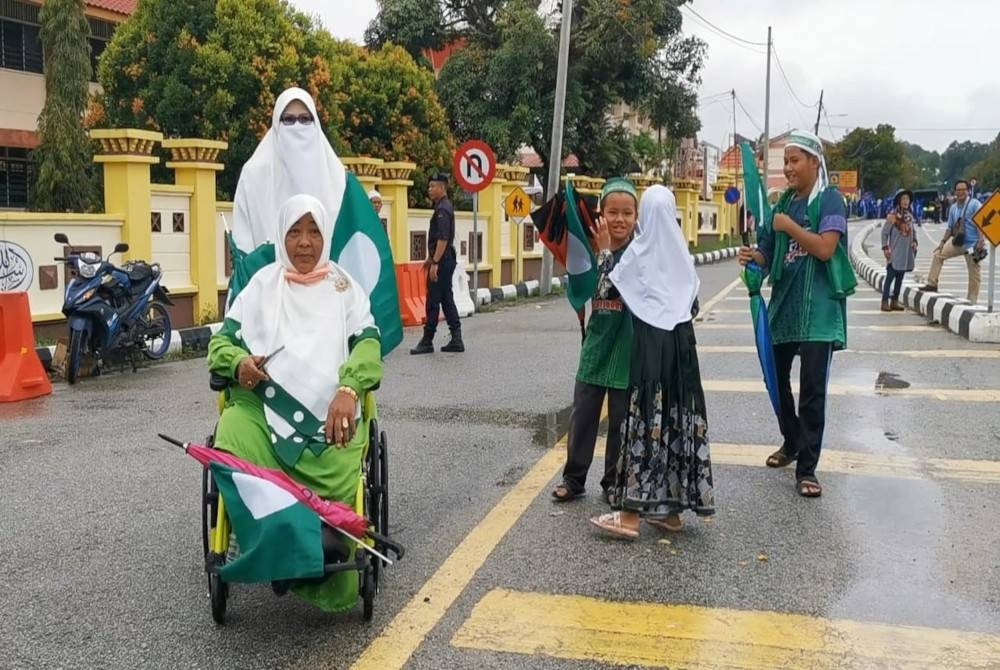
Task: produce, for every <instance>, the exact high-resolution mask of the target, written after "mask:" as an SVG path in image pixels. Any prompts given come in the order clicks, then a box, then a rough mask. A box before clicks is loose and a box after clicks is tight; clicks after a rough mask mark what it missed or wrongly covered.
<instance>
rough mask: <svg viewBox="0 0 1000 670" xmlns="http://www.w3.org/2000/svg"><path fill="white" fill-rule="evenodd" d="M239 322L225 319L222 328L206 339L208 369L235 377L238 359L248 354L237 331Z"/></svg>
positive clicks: (227, 376)
mask: <svg viewBox="0 0 1000 670" xmlns="http://www.w3.org/2000/svg"><path fill="white" fill-rule="evenodd" d="M239 330H240V324H239V323H237V322H236V321H233V320H232V319H226V320H225V321H224V322H223V323H222V328H221V329H220V330H219V332H217V333H216V334H215V335H213V336H212V339H210V340H209V341H208V369H209V370H210V371H212V372H214V373H215V374H217V375H222V376H223V377H226V378H227V379H235V378H236V368H237V366H239V364H240V361H242V360H243V359H244V358H246V357H247V356H249V355H250V353H249V352H248V351H247V350H246V348H245V347H244V344H243V340H241V339H240V337H239V335H238V333H239Z"/></svg>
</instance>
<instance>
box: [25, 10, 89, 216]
mask: <svg viewBox="0 0 1000 670" xmlns="http://www.w3.org/2000/svg"><path fill="white" fill-rule="evenodd" d="M39 18H40V21H41V24H42V27H41V37H42V49H43V56H44V59H45V88H46V93H45V106H44V107H43V108H42V113H41V115H40V116H39V117H38V134H39V138H40V144H39V146H38V148H37V149H36V150H35V152H34V158H35V162H36V165H37V168H36V179H35V184H34V186H33V188H32V189H31V208H32V209H34V210H37V211H53V212H86V211H89V210H90V209H91V207H92V206H93V204H94V201H95V196H96V187H95V182H94V168H93V163H92V154H91V147H90V140H89V138H88V137H87V133H86V131H85V130H84V127H83V114H84V111H85V109H86V105H87V95H88V90H89V89H88V87H89V83H90V77H91V74H92V72H91V67H90V41H89V40H90V26H89V25H88V24H87V18H86V15H85V14H84V7H83V2H82V1H81V0H48V1H47V2H46V3H45V4H44V5H42V10H41V13H40V16H39Z"/></svg>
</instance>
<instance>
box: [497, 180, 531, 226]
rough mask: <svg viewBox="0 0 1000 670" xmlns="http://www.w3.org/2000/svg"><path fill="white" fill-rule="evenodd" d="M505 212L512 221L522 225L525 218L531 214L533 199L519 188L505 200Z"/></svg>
mask: <svg viewBox="0 0 1000 670" xmlns="http://www.w3.org/2000/svg"><path fill="white" fill-rule="evenodd" d="M503 210H504V211H505V212H506V213H507V216H509V217H510V219H511V220H512V221H514V222H515V223H521V221H523V220H524V217H526V216H528V215H529V214H531V198H529V197H528V194H527V193H525V192H524V189H523V188H521V187H520V186H518V187H516V188H515V189H514V190H513V191H511V192H510V195H508V196H507V197H506V198H505V199H504V201H503Z"/></svg>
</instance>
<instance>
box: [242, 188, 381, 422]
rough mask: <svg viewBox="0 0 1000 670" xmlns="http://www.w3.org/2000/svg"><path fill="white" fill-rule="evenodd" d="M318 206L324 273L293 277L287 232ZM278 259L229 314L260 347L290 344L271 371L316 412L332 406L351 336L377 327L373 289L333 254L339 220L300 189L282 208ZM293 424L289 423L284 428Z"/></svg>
mask: <svg viewBox="0 0 1000 670" xmlns="http://www.w3.org/2000/svg"><path fill="white" fill-rule="evenodd" d="M306 214H312V217H313V220H315V222H316V225H317V227H318V228H319V230H320V233H321V234H322V235H323V250H322V252H321V254H320V260H319V262H318V263H317V265H316V268H315V269H316V270H322V269H324V268H326V269H327V270H328V272H327V274H326V276H325V277H324V278H323V279H322V281H319V282H316V283H312V284H300V283H296V282H293V281H291V280H289V279H288V278H287V277H286V271H288V270H290V271H292V272H294V271H295V267H294V265H293V264H292V261H291V259H290V258H289V257H288V252H287V250H286V249H285V236H286V235H287V234H288V231H289V230H290V229H291V228H292V226H294V225H295V224H296V222H297V221H298V220H299V219H300V218H302V217H303V216H305V215H306ZM277 233H278V240H277V241H276V243H275V250H276V255H277V261H276V262H274V263H271V264H270V265H267V266H265V267H263V268H261V269H260V270H259V271H258V272H257V273H256V274H255V275H254V276H253V278H252V279H251V280H250V282H249V283H248V284H247V286H246V288H244V289H243V291H241V292H240V294H239V295H237V296H236V300H235V301H234V302H233V306H232V308H231V309H230V312H229V314H228V315H227V317H228V318H232V319H234V320H236V321H237V322H239V323H240V333H239V336H240V337H242V339H243V342H244V343H245V344H246V346H247V349H248V350H249V351H250V352H251V353H253V354H255V355H269V354H271V353H273V352H274V351H276V350H277V349H278V347H281V346H284V347H285V348H284V350H282V351H281V353H279V354H278V355H276V356H275V357H274V358H273V359H272V360H271V361H270V362H269V363H268V366H267V373H268V375H270V377H271V379H272V380H273V381H274V382H275V383H276V384H278V385H280V386H281V387H282V388H283V389H284V390H285V391H287V392H288V393H289V394H290V395H291V396H292V397H294V398H295V399H296V400H298V401H299V402H300V403H301V404H302V405H304V406H305V407H306V408H307V409H309V411H310V412H312V413H313V414H314V416H315V417H316V418H317V419H321V420H325V418H326V411H327V408H328V407H329V404H330V401H331V400H332V399H333V397H334V394H335V393H336V390H337V387H338V385H339V379H340V366H341V364H343V363H344V361H346V360H347V358H348V355H349V353H350V352H349V349H348V341H349V339H350V337H351V336H352V335H355V334H358V333H360V332H361V331H363V330H364V329H365V328H370V327H374V325H375V320H374V319H373V318H372V315H371V308H370V306H369V303H368V296H367V295H366V294H365V292H364V290H363V289H362V288H361V287H360V286H359V285H358V284H357V283H356V282H355V281H354V280H353V279H352V278H351V277H350V275H348V274H347V272H345V271H344V269H343V268H341V267H340V266H339V265H337V264H335V263H333V262H331V261H329V260H327V259H328V258H329V257H330V241H331V238H332V236H333V224H332V222H331V220H330V217H329V216H328V214H327V212H326V209H325V208H324V207H323V204H322V203H321V202H320V201H319V200H318V199H316V198H314V197H312V196H311V195H296V196H294V197H292V198H290V199H289V200H288V201H286V202H285V203H284V204H283V205H282V206H281V209H280V210H279V214H278V226H277ZM266 415H267V421H268V425H270V426H271V427H272V429H273V430H275V431H276V432H277V433H278V434H279V435H282V436H284V435H286V434H289V431H290V430H291V427H290V426H286V425H285V424H284V423H282V421H283V419H282V418H281V417H278V416H277V415H276V414H275V413H274V412H272V411H270V410H267V412H266ZM286 428H287V430H285V429H286Z"/></svg>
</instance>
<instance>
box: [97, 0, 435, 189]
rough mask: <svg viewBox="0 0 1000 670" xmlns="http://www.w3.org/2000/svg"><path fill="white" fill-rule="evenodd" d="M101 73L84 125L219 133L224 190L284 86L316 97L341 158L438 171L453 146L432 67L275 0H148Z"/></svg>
mask: <svg viewBox="0 0 1000 670" xmlns="http://www.w3.org/2000/svg"><path fill="white" fill-rule="evenodd" d="M99 80H100V83H101V85H102V88H103V93H102V95H101V97H100V98H99V100H98V101H97V103H96V104H95V106H94V109H93V113H92V115H91V117H92V122H93V123H96V124H100V125H112V126H119V127H121V126H132V127H139V128H153V129H157V130H160V131H161V132H163V133H164V134H165V135H168V136H184V137H204V138H209V139H222V140H226V141H228V142H229V150H228V151H227V153H226V155H225V162H226V168H225V170H224V171H223V172H222V173H221V174H220V176H219V180H218V184H219V194H220V196H221V197H229V196H231V195H232V194H233V193H234V192H235V190H236V183H237V181H238V179H239V174H240V170H241V168H242V166H243V164H244V163H245V162H246V161H247V159H248V158H249V157H250V155H251V154H252V153H253V151H254V149H255V148H256V146H257V143H258V142H259V141H260V139H261V138H262V137H263V136H264V134H265V133H266V132H267V130H268V128H269V127H270V125H271V114H272V108H273V106H274V102H275V100H276V99H277V97H278V95H280V94H281V92H282V91H283V90H284V89H286V88H288V87H289V86H300V87H302V88H304V89H306V90H307V91H309V93H310V94H311V95H312V96H313V98H314V99H316V102H317V112H318V114H319V117H320V121H321V122H322V123H323V127H324V128H325V129H326V132H327V135H328V137H329V139H330V142H331V144H332V145H333V147H334V149H335V150H336V151H337V152H338V153H341V154H342V155H348V154H353V155H370V156H377V157H380V158H384V159H390V160H412V161H414V162H417V163H418V164H419V165H422V166H424V165H426V166H434V167H442V166H443V163H445V162H446V161H447V154H448V151H449V148H450V146H451V144H450V142H451V136H450V133H449V131H448V128H447V123H446V120H445V119H446V117H445V114H444V110H443V109H442V108H441V105H440V103H439V102H438V101H437V98H436V97H435V95H434V92H433V75H432V74H431V73H430V72H427V71H423V70H420V69H419V68H418V67H417V65H416V63H414V62H413V60H412V59H411V58H410V57H409V55H407V54H406V53H405V52H404V51H402V50H401V49H399V48H397V47H387V48H385V49H383V50H380V51H377V52H373V53H366V52H365V51H364V50H363V49H361V48H360V47H357V46H355V45H353V44H349V43H347V42H341V41H338V40H335V39H334V38H333V37H331V36H330V34H329V33H327V32H326V31H324V30H321V29H319V28H317V27H316V25H315V24H314V23H313V21H312V20H311V19H310V18H309V17H307V16H306V15H304V14H302V13H300V12H296V11H294V10H292V9H291V8H290V6H289V5H287V4H286V3H285V2H283V1H281V0H180V1H179V2H177V1H176V0H145V1H144V2H142V3H140V5H139V8H138V9H137V11H136V13H135V14H134V15H133V16H132V17H131V18H130V19H129V20H128V21H126V22H125V23H124V24H123V25H122V26H121V27H119V29H118V31H117V32H116V33H115V37H114V39H113V40H112V41H111V43H110V44H109V45H108V48H107V50H106V51H105V54H104V56H102V58H101V64H100V67H99Z"/></svg>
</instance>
